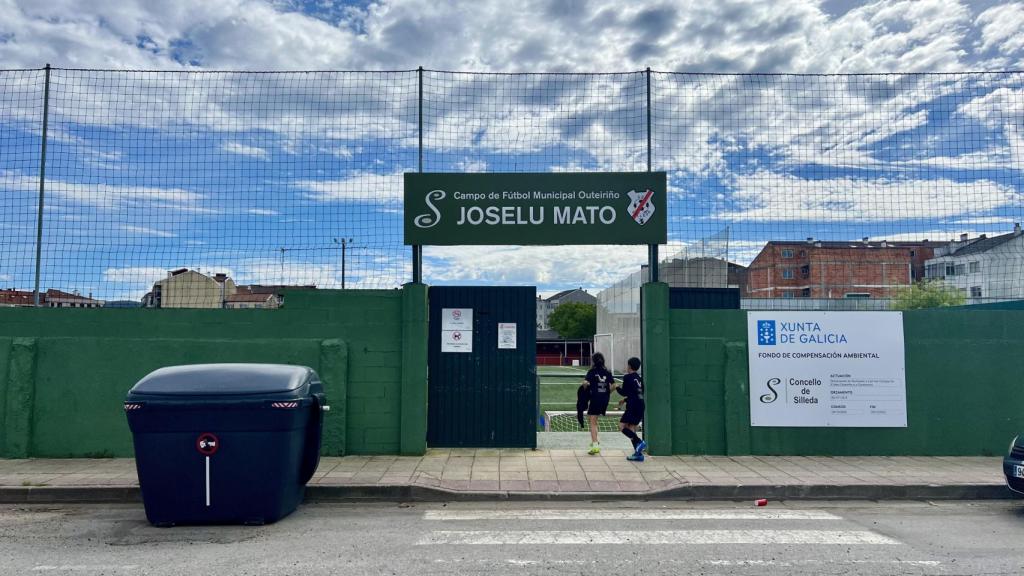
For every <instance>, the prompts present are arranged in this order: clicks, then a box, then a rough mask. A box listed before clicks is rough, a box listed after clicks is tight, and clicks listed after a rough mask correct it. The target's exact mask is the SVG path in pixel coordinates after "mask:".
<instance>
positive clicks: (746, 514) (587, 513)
mask: <svg viewBox="0 0 1024 576" xmlns="http://www.w3.org/2000/svg"><path fill="white" fill-rule="evenodd" d="M423 519H424V520H440V521H455V520H462V521H468V520H616V521H621V520H623V519H626V520H630V521H633V520H839V519H840V518H839V517H838V516H836V515H835V514H830V513H828V512H824V511H821V510H765V509H760V510H739V509H736V510H667V509H653V510H641V509H623V508H617V509H613V510H428V511H427V512H425V513H424V514H423Z"/></svg>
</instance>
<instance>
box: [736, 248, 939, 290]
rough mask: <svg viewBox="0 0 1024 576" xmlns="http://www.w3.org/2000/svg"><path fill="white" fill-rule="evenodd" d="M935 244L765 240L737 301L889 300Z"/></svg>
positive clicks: (917, 272) (916, 274) (915, 276)
mask: <svg viewBox="0 0 1024 576" xmlns="http://www.w3.org/2000/svg"><path fill="white" fill-rule="evenodd" d="M942 245H943V244H942V243H941V242H930V241H928V240H925V241H922V242H888V241H885V240H881V241H869V240H868V239H867V238H864V239H863V240H861V241H860V242H855V241H854V242H825V241H821V240H814V239H813V238H808V239H807V240H806V241H805V242H783V241H771V242H768V243H767V244H766V245H765V246H764V248H763V249H762V250H761V252H760V253H759V254H758V255H757V257H755V258H754V260H753V262H751V263H750V266H749V267H748V268H747V272H746V282H745V284H744V286H743V288H742V297H743V298H812V299H829V300H831V299H843V298H892V297H894V296H895V295H896V293H897V291H898V290H900V289H902V288H906V287H908V286H910V285H911V284H913V283H914V282H916V281H918V280H920V279H921V278H923V277H924V264H925V261H926V260H928V259H929V258H931V257H932V255H933V253H934V250H935V249H936V248H938V247H940V246H942Z"/></svg>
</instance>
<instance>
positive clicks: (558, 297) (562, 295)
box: [544, 288, 597, 302]
mask: <svg viewBox="0 0 1024 576" xmlns="http://www.w3.org/2000/svg"><path fill="white" fill-rule="evenodd" d="M573 292H580V293H582V294H584V295H585V296H589V297H590V298H594V299H596V298H597V297H596V296H594V295H593V294H591V293H590V292H587V291H586V290H584V289H583V288H573V289H571V290H562V291H561V292H558V293H556V294H552V295H551V296H548V297H547V298H544V300H545V301H546V302H554V301H555V300H561V299H562V298H565V297H566V296H568V295H569V294H572V293H573Z"/></svg>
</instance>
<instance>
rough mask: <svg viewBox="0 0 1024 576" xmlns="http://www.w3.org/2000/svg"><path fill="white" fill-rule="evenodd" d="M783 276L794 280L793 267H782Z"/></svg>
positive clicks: (785, 278)
mask: <svg viewBox="0 0 1024 576" xmlns="http://www.w3.org/2000/svg"><path fill="white" fill-rule="evenodd" d="M782 278H783V279H784V280H792V279H793V269H792V268H783V269H782Z"/></svg>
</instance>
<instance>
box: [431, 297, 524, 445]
mask: <svg viewBox="0 0 1024 576" xmlns="http://www.w3.org/2000/svg"><path fill="white" fill-rule="evenodd" d="M536 294H537V291H536V289H535V288H533V287H528V288H524V287H481V286H432V287H431V288H430V292H429V295H430V352H429V356H428V365H429V368H430V377H429V378H430V383H429V388H428V390H429V391H428V396H427V401H428V409H427V444H428V445H429V446H434V447H477V448H492V447H494V448H498V447H507V448H535V447H536V446H537V376H536V374H537V324H536V322H537V315H536V314H537V313H536ZM456 310H458V312H455V311H456ZM469 310H471V311H472V312H467V311H469ZM467 316H472V321H471V322H468V319H467ZM499 324H506V325H509V324H515V342H514V346H515V347H514V348H510V347H508V346H510V342H509V341H508V340H506V342H505V343H504V344H503V345H504V346H505V348H499V336H500V335H504V336H508V335H509V334H510V330H508V329H507V328H508V327H507V326H506V330H504V331H503V332H502V334H499ZM446 327H447V328H453V327H454V328H456V329H449V330H447V331H445V330H444V329H445V328H446ZM446 332H447V333H446ZM467 332H470V333H469V334H467ZM467 342H468V343H471V345H472V351H467V350H466V348H467Z"/></svg>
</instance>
